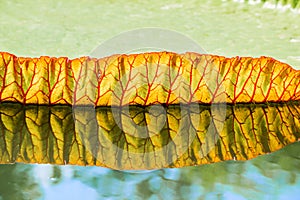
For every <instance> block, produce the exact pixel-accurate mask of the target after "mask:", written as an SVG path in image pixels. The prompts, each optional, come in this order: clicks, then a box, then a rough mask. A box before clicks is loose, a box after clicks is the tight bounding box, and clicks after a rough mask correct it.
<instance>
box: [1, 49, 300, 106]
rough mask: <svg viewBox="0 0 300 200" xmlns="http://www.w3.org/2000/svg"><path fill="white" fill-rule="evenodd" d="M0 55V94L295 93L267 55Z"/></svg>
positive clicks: (150, 100) (82, 100)
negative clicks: (95, 57)
mask: <svg viewBox="0 0 300 200" xmlns="http://www.w3.org/2000/svg"><path fill="white" fill-rule="evenodd" d="M0 55H1V57H0V69H1V70H0V89H1V90H0V101H11V102H19V103H23V104H50V105H53V104H69V105H93V106H110V105H117V106H123V105H142V106H147V105H152V104H166V105H170V104H179V103H184V104H189V103H194V102H197V103H202V104H211V103H220V102H226V103H233V104H234V103H251V102H252V103H265V102H283V101H295V100H299V99H300V87H298V86H299V85H300V73H299V71H297V70H294V69H293V68H292V67H291V66H289V65H287V64H284V63H282V62H279V61H277V60H275V59H273V58H269V57H260V58H251V57H234V58H225V57H222V56H214V55H201V54H197V53H185V54H176V53H170V52H153V53H142V54H132V55H113V56H110V57H106V58H101V59H94V58H89V57H82V58H78V59H74V60H69V59H68V58H66V57H61V58H50V57H40V58H18V57H16V56H14V55H11V54H8V53H1V54H0Z"/></svg>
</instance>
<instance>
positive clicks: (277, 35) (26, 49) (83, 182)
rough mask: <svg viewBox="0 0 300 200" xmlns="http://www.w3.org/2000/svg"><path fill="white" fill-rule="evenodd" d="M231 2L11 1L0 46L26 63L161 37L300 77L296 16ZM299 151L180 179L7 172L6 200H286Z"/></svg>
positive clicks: (31, 168)
mask: <svg viewBox="0 0 300 200" xmlns="http://www.w3.org/2000/svg"><path fill="white" fill-rule="evenodd" d="M262 6H263V5H262V4H257V5H249V4H247V3H236V2H232V1H224V2H223V1H222V2H221V1H189V3H185V2H183V1H182V2H181V1H176V2H174V1H172V2H171V1H169V2H168V1H167V2H166V1H164V2H160V1H154V2H153V3H151V4H148V3H145V2H138V1H129V2H126V3H121V2H118V1H109V2H101V3H99V2H96V1H95V2H93V1H81V2H73V1H63V2H55V1H49V2H42V1H41V2H39V3H36V2H21V1H7V2H3V3H1V5H0V9H1V10H2V11H3V12H1V14H0V25H1V30H0V46H1V49H0V50H1V51H8V52H11V53H15V54H17V55H22V56H40V55H50V56H62V55H65V56H69V57H71V58H74V57H77V56H81V55H88V54H89V53H90V52H91V51H92V50H93V49H94V48H96V47H97V46H98V44H101V43H102V42H104V41H105V40H107V39H110V38H111V37H112V36H114V35H117V34H119V33H121V32H123V31H126V30H131V29H136V28H143V27H160V28H168V29H172V30H175V31H178V32H180V33H182V34H185V35H187V36H188V37H190V38H192V39H194V40H195V41H196V42H197V43H198V44H199V45H200V46H201V47H202V48H203V49H205V50H206V51H207V52H208V53H212V54H219V55H225V56H236V55H240V56H261V55H269V56H272V57H275V58H277V59H280V60H282V61H285V62H287V63H289V64H291V65H292V66H293V67H295V68H297V67H298V68H299V67H300V47H299V44H300V31H299V28H300V20H299V17H300V16H299V15H298V14H296V13H293V12H289V10H287V11H281V10H280V9H268V8H262ZM299 150H300V143H299V142H298V143H295V144H292V145H290V146H288V147H286V148H284V149H282V150H281V151H279V152H275V153H272V154H270V155H265V156H261V157H258V158H256V159H253V160H250V161H246V162H237V161H229V162H223V163H216V164H210V165H203V166H196V167H187V168H182V169H162V170H155V171H148V172H122V171H114V170H110V169H105V168H101V167H78V166H53V165H37V164H33V165H27V164H14V165H1V166H0V199H54V198H55V199H70V198H72V199H82V198H83V197H85V198H86V197H89V198H91V199H97V198H100V197H110V199H119V198H120V197H123V198H127V199H129V198H130V199H131V198H134V199H143V198H150V199H164V198H167V197H168V198H173V199H183V198H186V199H188V198H193V199H195V198H198V199H289V198H291V199H292V198H294V199H295V198H297V197H298V196H299V192H300V154H299Z"/></svg>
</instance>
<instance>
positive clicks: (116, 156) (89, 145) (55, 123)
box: [0, 102, 300, 170]
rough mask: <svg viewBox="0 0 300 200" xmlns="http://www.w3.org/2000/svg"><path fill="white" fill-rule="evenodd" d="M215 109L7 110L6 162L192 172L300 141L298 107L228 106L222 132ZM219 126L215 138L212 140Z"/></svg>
mask: <svg viewBox="0 0 300 200" xmlns="http://www.w3.org/2000/svg"><path fill="white" fill-rule="evenodd" d="M195 108H197V109H195ZM210 108H211V107H209V106H201V105H198V104H191V105H189V106H188V105H186V106H178V105H172V106H168V107H164V109H165V112H161V111H157V112H156V111H155V107H154V108H152V111H151V109H150V107H139V106H129V110H125V111H124V110H123V109H122V107H119V108H118V107H116V108H113V107H99V108H96V109H94V108H92V107H78V108H73V109H72V107H70V106H59V105H58V106H50V107H49V106H37V105H30V106H28V105H27V106H23V105H20V104H16V103H2V104H1V105H0V117H1V119H0V131H1V132H0V135H1V137H0V138H1V139H0V162H1V163H15V162H22V163H52V164H71V165H89V166H94V165H95V166H103V167H108V168H113V169H121V170H141V169H158V168H165V167H185V166H193V165H201V164H207V163H215V162H219V161H225V160H248V159H252V158H254V157H256V156H258V155H262V154H266V153H271V152H274V151H276V150H278V149H281V148H283V147H284V146H286V145H288V144H291V143H293V142H296V141H297V140H298V139H299V138H300V123H299V116H300V115H299V112H300V107H299V102H289V103H281V104H278V103H269V104H237V105H234V106H227V107H226V118H225V122H224V125H223V128H222V129H218V119H219V116H217V115H214V116H212V115H211V113H212V112H211V109H210ZM91 109H94V115H93V114H91ZM114 109H115V110H114ZM127 109H128V107H127ZM157 109H158V110H161V109H162V108H161V107H158V108H157ZM116 111H118V112H119V114H120V115H118V116H117V117H116V116H114V113H116ZM215 113H217V112H215ZM178 116H180V117H178ZM116 119H117V120H116ZM118 120H119V121H118ZM212 121H213V124H214V126H213V127H214V130H213V131H212V132H211V133H214V134H208V127H209V125H210V123H211V122H212ZM153 122H154V123H153ZM132 123H135V124H137V125H138V126H139V127H144V128H145V127H146V129H145V130H146V133H147V137H145V135H143V136H142V137H140V136H139V133H140V132H139V131H126V130H132V129H130V128H129V129H126V126H130V124H132ZM222 123H223V122H222ZM149 124H150V125H151V126H149ZM146 125H147V126H146ZM120 126H121V127H120ZM124 127H125V128H124Z"/></svg>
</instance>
